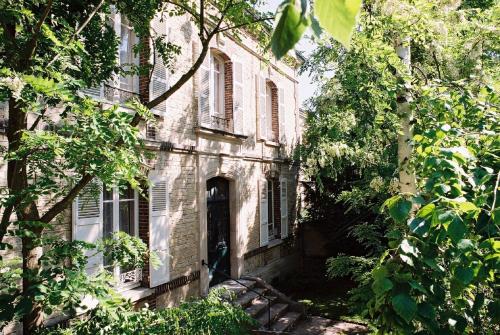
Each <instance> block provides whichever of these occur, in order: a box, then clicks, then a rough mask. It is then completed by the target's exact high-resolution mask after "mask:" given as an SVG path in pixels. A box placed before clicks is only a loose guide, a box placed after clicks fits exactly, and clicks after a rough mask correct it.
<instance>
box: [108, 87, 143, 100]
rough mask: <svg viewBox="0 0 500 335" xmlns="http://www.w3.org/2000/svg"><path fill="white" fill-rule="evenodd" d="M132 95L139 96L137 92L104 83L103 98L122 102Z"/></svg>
mask: <svg viewBox="0 0 500 335" xmlns="http://www.w3.org/2000/svg"><path fill="white" fill-rule="evenodd" d="M134 97H139V93H137V92H133V91H128V90H125V89H123V88H120V87H115V86H111V85H108V84H104V98H105V99H106V100H109V101H113V102H118V103H120V104H123V103H125V102H127V101H129V100H130V99H132V98H134Z"/></svg>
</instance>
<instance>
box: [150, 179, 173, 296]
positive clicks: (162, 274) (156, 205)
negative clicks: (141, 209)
mask: <svg viewBox="0 0 500 335" xmlns="http://www.w3.org/2000/svg"><path fill="white" fill-rule="evenodd" d="M168 208H169V195H168V182H167V180H166V178H165V177H154V178H151V186H150V187H149V248H150V250H151V251H153V252H155V253H156V255H157V256H158V258H159V259H160V261H161V265H159V266H157V268H156V269H155V268H154V267H153V265H152V264H150V265H149V273H150V280H149V286H150V287H155V286H158V285H161V284H164V283H166V282H168V281H169V280H170V256H169V250H168V246H169V236H170V232H169V226H168V217H167V215H168Z"/></svg>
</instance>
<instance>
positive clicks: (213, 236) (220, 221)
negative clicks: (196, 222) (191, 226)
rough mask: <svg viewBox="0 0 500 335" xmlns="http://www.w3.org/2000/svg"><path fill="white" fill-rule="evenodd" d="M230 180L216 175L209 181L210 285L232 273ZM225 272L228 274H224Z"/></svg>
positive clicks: (208, 237) (208, 245)
mask: <svg viewBox="0 0 500 335" xmlns="http://www.w3.org/2000/svg"><path fill="white" fill-rule="evenodd" d="M229 223H230V215H229V181H228V180H226V179H224V178H221V177H215V178H212V179H209V180H208V181H207V249H208V250H207V251H208V265H209V267H210V272H209V281H210V282H209V285H210V286H213V285H216V284H218V283H220V282H222V281H224V280H225V279H226V276H230V275H231V255H230V250H231V245H230V240H231V239H230V226H229ZM224 274H225V275H226V276H224Z"/></svg>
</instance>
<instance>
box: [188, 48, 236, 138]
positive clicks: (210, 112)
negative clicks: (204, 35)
mask: <svg viewBox="0 0 500 335" xmlns="http://www.w3.org/2000/svg"><path fill="white" fill-rule="evenodd" d="M233 68H234V69H233ZM233 74H235V76H233ZM198 79H199V87H198V89H199V100H198V107H199V124H200V126H202V127H206V128H210V129H217V130H222V131H226V132H235V133H241V132H242V120H241V118H242V110H243V83H242V81H243V67H242V64H241V63H240V62H235V63H233V62H231V61H230V60H229V58H228V57H227V56H226V55H223V54H222V53H220V52H216V51H214V52H210V54H209V55H207V57H206V58H205V60H204V61H203V64H202V65H201V67H200V70H199V74H198ZM235 116H238V122H237V123H236V124H233V120H235V119H236V117H235Z"/></svg>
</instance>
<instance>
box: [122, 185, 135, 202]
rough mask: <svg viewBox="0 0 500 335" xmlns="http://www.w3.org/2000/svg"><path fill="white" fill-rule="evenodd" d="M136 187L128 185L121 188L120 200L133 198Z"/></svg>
mask: <svg viewBox="0 0 500 335" xmlns="http://www.w3.org/2000/svg"><path fill="white" fill-rule="evenodd" d="M133 199H134V189H133V188H132V187H131V186H130V185H128V186H127V187H126V188H122V189H120V200H133Z"/></svg>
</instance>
